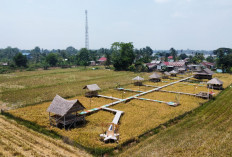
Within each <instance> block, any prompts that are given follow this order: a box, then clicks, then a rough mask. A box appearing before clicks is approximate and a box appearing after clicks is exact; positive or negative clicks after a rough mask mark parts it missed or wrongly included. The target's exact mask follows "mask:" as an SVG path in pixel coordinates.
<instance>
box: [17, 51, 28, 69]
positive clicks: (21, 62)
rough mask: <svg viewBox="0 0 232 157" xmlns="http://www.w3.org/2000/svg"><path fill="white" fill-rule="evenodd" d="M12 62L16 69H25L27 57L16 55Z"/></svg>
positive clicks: (20, 54)
mask: <svg viewBox="0 0 232 157" xmlns="http://www.w3.org/2000/svg"><path fill="white" fill-rule="evenodd" d="M14 62H15V64H16V65H17V66H18V67H27V57H26V56H24V55H22V53H18V54H16V55H15V56H14Z"/></svg>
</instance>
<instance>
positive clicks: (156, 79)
mask: <svg viewBox="0 0 232 157" xmlns="http://www.w3.org/2000/svg"><path fill="white" fill-rule="evenodd" d="M149 78H150V81H151V82H160V81H161V79H160V78H161V76H160V75H159V74H157V73H156V72H154V73H153V74H152V75H151V76H149Z"/></svg>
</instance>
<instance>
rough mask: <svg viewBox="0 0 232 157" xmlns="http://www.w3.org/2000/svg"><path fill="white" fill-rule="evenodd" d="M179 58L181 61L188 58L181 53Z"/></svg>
mask: <svg viewBox="0 0 232 157" xmlns="http://www.w3.org/2000/svg"><path fill="white" fill-rule="evenodd" d="M179 58H180V59H181V60H184V59H185V58H188V56H187V55H186V54H185V53H182V54H180V55H179Z"/></svg>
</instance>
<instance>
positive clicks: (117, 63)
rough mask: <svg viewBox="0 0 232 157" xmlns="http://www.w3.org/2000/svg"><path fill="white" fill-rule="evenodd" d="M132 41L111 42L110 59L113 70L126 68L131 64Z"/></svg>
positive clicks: (132, 58)
mask: <svg viewBox="0 0 232 157" xmlns="http://www.w3.org/2000/svg"><path fill="white" fill-rule="evenodd" d="M133 47H134V46H133V44H132V43H123V42H121V43H120V42H115V43H113V44H112V47H111V49H112V51H113V52H112V61H113V65H114V68H115V70H128V67H129V66H130V65H132V63H133V61H134V59H135V55H134V51H133Z"/></svg>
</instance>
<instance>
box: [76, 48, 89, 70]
mask: <svg viewBox="0 0 232 157" xmlns="http://www.w3.org/2000/svg"><path fill="white" fill-rule="evenodd" d="M89 61H90V55H89V51H88V50H87V49H86V48H82V49H81V50H80V52H79V54H78V55H77V64H78V65H81V66H88V65H89Z"/></svg>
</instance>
